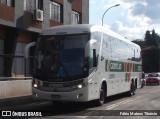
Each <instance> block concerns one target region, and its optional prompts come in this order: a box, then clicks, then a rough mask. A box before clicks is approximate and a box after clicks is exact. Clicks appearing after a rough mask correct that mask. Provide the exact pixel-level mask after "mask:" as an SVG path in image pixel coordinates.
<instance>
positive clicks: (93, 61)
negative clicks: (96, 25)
mask: <svg viewBox="0 0 160 119" xmlns="http://www.w3.org/2000/svg"><path fill="white" fill-rule="evenodd" d="M96 52H97V51H96V49H92V50H90V55H89V74H91V73H92V72H93V71H94V70H95V69H96V67H97V59H98V58H97V53H96Z"/></svg>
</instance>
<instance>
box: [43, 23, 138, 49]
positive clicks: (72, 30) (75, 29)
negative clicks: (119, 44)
mask: <svg viewBox="0 0 160 119" xmlns="http://www.w3.org/2000/svg"><path fill="white" fill-rule="evenodd" d="M91 31H100V32H103V33H106V34H108V35H111V36H113V37H115V38H118V39H121V40H123V41H125V42H128V43H129V44H132V45H135V46H136V47H139V46H138V45H137V44H135V43H133V42H130V41H129V40H128V39H126V38H124V37H122V36H121V35H119V34H117V33H115V32H113V31H111V30H109V29H108V28H106V27H103V26H101V25H92V24H71V25H59V26H55V27H51V28H48V29H45V30H42V33H41V35H67V34H80V33H90V32H91Z"/></svg>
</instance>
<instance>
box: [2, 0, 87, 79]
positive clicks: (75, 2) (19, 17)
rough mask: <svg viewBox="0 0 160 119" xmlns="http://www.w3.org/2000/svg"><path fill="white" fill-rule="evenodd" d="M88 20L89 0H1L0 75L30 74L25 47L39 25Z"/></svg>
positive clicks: (35, 35) (30, 62) (33, 38)
mask: <svg viewBox="0 0 160 119" xmlns="http://www.w3.org/2000/svg"><path fill="white" fill-rule="evenodd" d="M88 23H89V0H0V76H1V77H2V76H4V77H11V76H28V75H30V73H31V72H32V71H31V68H29V67H32V66H33V62H32V60H30V61H29V62H28V61H26V60H25V59H24V48H25V45H26V44H27V43H30V42H34V41H37V39H38V36H39V33H40V32H41V30H42V29H46V28H49V27H54V26H57V25H63V24H64V25H66V24H88ZM30 54H32V55H33V54H34V48H33V49H31V52H30ZM26 62H27V63H28V64H27V63H26ZM26 64H27V65H26Z"/></svg>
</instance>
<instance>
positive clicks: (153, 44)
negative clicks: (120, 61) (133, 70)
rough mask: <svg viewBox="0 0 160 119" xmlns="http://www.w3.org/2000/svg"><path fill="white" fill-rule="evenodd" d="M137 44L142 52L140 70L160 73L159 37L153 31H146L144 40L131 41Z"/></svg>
mask: <svg viewBox="0 0 160 119" xmlns="http://www.w3.org/2000/svg"><path fill="white" fill-rule="evenodd" d="M132 42H134V43H136V44H138V45H139V46H140V47H141V49H142V51H141V55H142V69H143V71H144V72H146V73H149V72H160V36H159V35H158V34H157V33H156V32H155V30H154V29H153V30H152V31H149V30H147V31H146V33H145V37H144V40H134V41H132Z"/></svg>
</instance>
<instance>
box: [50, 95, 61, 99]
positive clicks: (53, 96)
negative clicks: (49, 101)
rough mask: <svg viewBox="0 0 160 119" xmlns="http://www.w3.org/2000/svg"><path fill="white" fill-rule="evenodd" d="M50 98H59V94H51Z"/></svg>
mask: <svg viewBox="0 0 160 119" xmlns="http://www.w3.org/2000/svg"><path fill="white" fill-rule="evenodd" d="M51 98H54V99H60V98H61V96H60V95H51Z"/></svg>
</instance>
